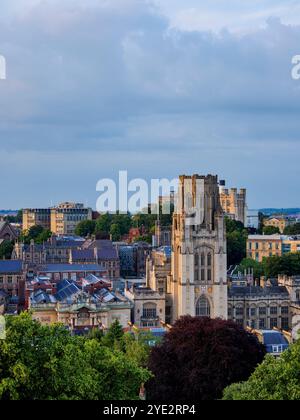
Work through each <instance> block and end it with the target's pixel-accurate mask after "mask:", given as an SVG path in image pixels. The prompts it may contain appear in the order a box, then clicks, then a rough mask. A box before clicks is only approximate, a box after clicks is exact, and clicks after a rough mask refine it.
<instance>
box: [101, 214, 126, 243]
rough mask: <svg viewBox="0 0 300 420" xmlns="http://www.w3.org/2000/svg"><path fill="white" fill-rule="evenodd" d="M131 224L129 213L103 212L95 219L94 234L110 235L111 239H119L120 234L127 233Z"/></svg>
mask: <svg viewBox="0 0 300 420" xmlns="http://www.w3.org/2000/svg"><path fill="white" fill-rule="evenodd" d="M131 226H132V223H131V216H130V214H120V213H119V212H117V213H116V214H109V213H105V214H102V215H101V216H99V218H98V219H97V221H96V227H95V234H96V235H97V236H102V237H109V236H110V235H112V237H113V240H114V241H116V240H119V239H120V238H121V236H123V235H126V234H128V233H129V230H130V228H131Z"/></svg>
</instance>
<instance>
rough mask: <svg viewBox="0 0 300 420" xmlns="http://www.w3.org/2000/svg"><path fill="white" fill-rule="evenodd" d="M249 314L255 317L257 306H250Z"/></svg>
mask: <svg viewBox="0 0 300 420" xmlns="http://www.w3.org/2000/svg"><path fill="white" fill-rule="evenodd" d="M248 313H249V316H251V317H254V316H256V308H249V312H248Z"/></svg>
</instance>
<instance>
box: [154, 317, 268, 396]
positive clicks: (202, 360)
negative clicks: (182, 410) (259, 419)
mask: <svg viewBox="0 0 300 420" xmlns="http://www.w3.org/2000/svg"><path fill="white" fill-rule="evenodd" d="M264 355H265V349H264V347H263V346H262V345H261V344H260V343H259V342H258V340H257V338H256V337H255V336H254V335H252V334H250V333H248V332H246V331H245V330H244V329H242V328H241V327H239V326H238V325H237V324H235V323H233V322H231V321H223V320H221V319H210V318H199V317H198V318H193V317H190V316H185V317H182V318H181V319H180V320H178V321H177V322H176V323H175V325H174V327H173V328H172V329H171V330H170V332H168V333H167V334H166V336H165V337H164V339H163V341H162V343H161V344H160V345H158V346H156V347H154V348H153V350H152V352H151V354H150V359H149V364H148V366H149V369H150V370H151V371H152V372H153V374H154V378H153V379H151V380H150V381H149V383H148V384H147V386H146V388H147V393H148V396H149V397H150V399H153V400H159V401H189V400H193V401H198V400H214V399H217V398H221V397H222V392H223V389H224V388H225V387H226V386H228V385H229V384H231V383H235V382H239V381H241V380H246V379H248V378H249V376H250V375H251V373H252V372H253V371H254V369H255V368H256V366H257V365H258V364H259V363H261V362H262V360H263V358H264ZM237 378H240V379H237ZM241 378H244V379H241Z"/></svg>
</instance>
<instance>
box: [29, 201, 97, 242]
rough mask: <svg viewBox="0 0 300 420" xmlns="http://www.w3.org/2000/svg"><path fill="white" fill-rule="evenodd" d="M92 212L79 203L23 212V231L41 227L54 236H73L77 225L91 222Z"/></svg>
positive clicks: (67, 203)
mask: <svg viewBox="0 0 300 420" xmlns="http://www.w3.org/2000/svg"><path fill="white" fill-rule="evenodd" d="M92 217H93V211H92V209H90V208H85V207H84V205H83V204H81V203H69V202H66V203H61V204H59V205H58V206H56V207H53V208H48V209H25V210H23V230H28V229H30V228H31V227H32V226H42V227H43V228H45V229H49V230H50V231H51V232H52V233H54V234H56V235H74V234H75V229H76V226H77V225H78V223H80V222H82V221H84V220H92Z"/></svg>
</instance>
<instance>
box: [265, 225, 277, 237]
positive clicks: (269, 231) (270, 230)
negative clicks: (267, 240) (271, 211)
mask: <svg viewBox="0 0 300 420" xmlns="http://www.w3.org/2000/svg"><path fill="white" fill-rule="evenodd" d="M263 233H264V235H275V234H280V230H279V228H278V227H276V226H264V228H263Z"/></svg>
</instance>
